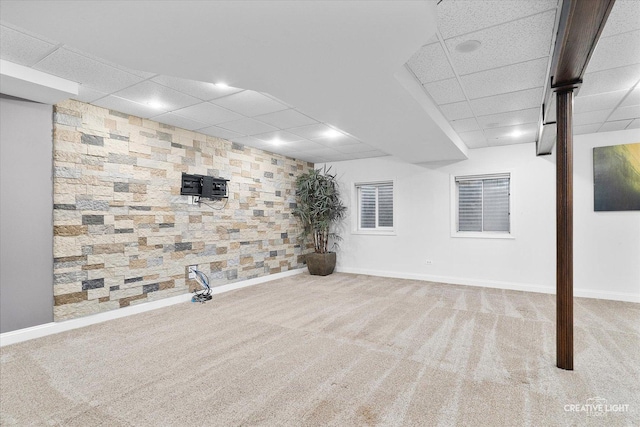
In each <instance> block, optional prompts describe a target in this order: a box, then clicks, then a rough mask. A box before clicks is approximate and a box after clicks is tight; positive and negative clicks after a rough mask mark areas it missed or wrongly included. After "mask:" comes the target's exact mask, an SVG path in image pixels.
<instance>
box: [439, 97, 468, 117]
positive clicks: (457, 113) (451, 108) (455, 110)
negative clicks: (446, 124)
mask: <svg viewBox="0 0 640 427" xmlns="http://www.w3.org/2000/svg"><path fill="white" fill-rule="evenodd" d="M440 111H442V114H444V116H445V117H446V118H447V120H460V119H468V118H469V117H473V111H471V107H470V106H469V103H468V102H467V101H462V102H454V103H452V104H444V105H441V106H440Z"/></svg>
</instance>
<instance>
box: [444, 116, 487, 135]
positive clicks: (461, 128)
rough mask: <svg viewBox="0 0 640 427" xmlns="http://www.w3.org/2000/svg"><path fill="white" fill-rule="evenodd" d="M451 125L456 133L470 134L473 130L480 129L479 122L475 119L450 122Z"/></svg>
mask: <svg viewBox="0 0 640 427" xmlns="http://www.w3.org/2000/svg"><path fill="white" fill-rule="evenodd" d="M450 124H451V127H452V128H453V130H455V131H456V132H469V131H472V130H478V129H480V126H478V122H477V121H476V119H475V118H473V117H471V118H469V119H460V120H454V121H452V122H450Z"/></svg>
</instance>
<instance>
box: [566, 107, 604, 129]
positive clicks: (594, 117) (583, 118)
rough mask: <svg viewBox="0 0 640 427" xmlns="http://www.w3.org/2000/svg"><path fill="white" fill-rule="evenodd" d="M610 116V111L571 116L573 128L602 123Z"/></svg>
mask: <svg viewBox="0 0 640 427" xmlns="http://www.w3.org/2000/svg"><path fill="white" fill-rule="evenodd" d="M609 114H611V110H597V111H589V112H587V113H580V114H574V115H573V125H574V126H582V125H591V124H594V123H604V121H605V120H607V117H609Z"/></svg>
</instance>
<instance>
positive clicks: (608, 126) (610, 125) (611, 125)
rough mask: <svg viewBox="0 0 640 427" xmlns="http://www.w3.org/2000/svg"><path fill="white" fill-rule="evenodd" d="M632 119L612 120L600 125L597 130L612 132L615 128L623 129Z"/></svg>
mask: <svg viewBox="0 0 640 427" xmlns="http://www.w3.org/2000/svg"><path fill="white" fill-rule="evenodd" d="M632 121H633V120H618V121H614V122H606V123H605V124H603V125H602V126H601V127H600V129H598V132H612V131H615V130H623V129H626V128H627V126H629V124H630V123H631V122H632Z"/></svg>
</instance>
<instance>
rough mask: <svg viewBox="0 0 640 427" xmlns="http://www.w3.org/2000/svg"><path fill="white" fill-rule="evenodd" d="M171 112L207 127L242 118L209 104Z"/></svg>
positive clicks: (205, 103) (202, 103) (204, 103)
mask: <svg viewBox="0 0 640 427" xmlns="http://www.w3.org/2000/svg"><path fill="white" fill-rule="evenodd" d="M173 112H174V113H175V114H178V115H180V116H183V117H188V118H190V119H192V120H196V121H199V122H202V123H206V124H208V125H217V124H220V123H225V122H230V121H233V120H239V119H242V118H243V117H244V116H242V115H240V114H238V113H234V112H233V111H229V110H227V109H225V108H222V107H219V106H217V105H214V104H212V103H210V102H201V103H200V104H195V105H191V106H189V107H185V108H181V109H179V110H175V111H173Z"/></svg>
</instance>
